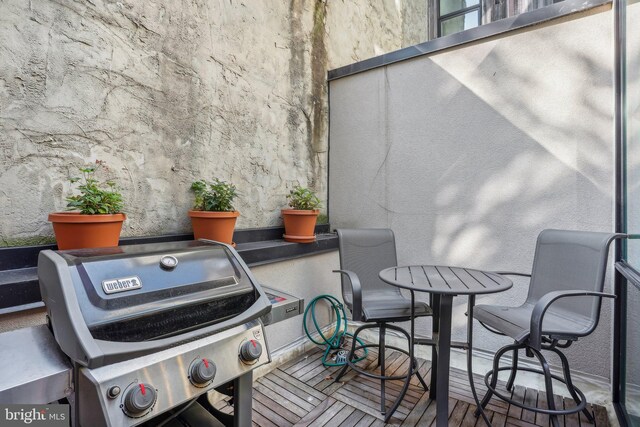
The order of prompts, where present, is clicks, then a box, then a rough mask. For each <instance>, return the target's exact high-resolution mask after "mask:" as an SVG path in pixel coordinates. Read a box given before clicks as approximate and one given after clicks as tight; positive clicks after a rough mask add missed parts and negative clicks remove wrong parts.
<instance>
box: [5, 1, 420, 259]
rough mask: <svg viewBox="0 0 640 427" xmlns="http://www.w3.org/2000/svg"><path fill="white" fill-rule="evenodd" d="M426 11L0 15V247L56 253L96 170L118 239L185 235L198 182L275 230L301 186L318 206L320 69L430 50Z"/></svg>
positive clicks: (21, 10) (345, 8)
mask: <svg viewBox="0 0 640 427" xmlns="http://www.w3.org/2000/svg"><path fill="white" fill-rule="evenodd" d="M419 3H420V2H418V1H417V0H408V1H395V0H384V1H382V2H368V1H364V0H357V1H347V2H343V1H326V0H315V1H314V0H290V1H276V0H270V1H246V0H245V1H240V0H184V1H179V2H176V1H169V2H150V1H143V0H122V1H110V0H88V1H72V0H56V1H53V0H37V1H33V0H32V1H23V0H6V1H2V2H0V58H2V59H1V60H0V189H1V190H0V245H4V246H6V245H23V244H28V243H38V242H41V241H47V240H51V235H52V229H51V226H50V224H48V223H47V222H46V216H47V213H49V212H52V211H59V210H63V209H64V208H65V201H64V198H65V196H67V195H69V193H70V187H69V183H68V181H67V179H68V177H70V176H74V175H75V172H76V169H75V168H76V166H78V165H82V164H84V163H86V162H92V161H94V160H96V159H100V160H104V161H106V162H107V163H108V165H110V167H111V171H112V172H111V175H112V176H114V177H116V178H117V182H118V184H119V186H120V187H121V188H122V191H123V193H124V198H125V201H126V213H127V214H128V217H129V219H128V221H127V222H126V223H125V228H124V231H123V234H124V235H125V236H127V235H129V236H143V235H153V234H166V233H176V232H187V231H189V230H190V225H189V222H188V219H187V217H186V211H187V210H188V209H189V208H190V205H191V203H192V195H191V194H190V192H189V190H188V189H189V185H190V183H191V182H192V181H194V180H195V179H200V178H207V179H210V178H212V177H219V178H221V179H225V180H230V181H232V182H233V183H235V184H236V185H237V187H238V189H239V191H240V193H241V196H240V197H239V199H238V200H237V202H236V208H237V209H238V210H240V211H241V217H240V219H239V223H238V227H240V228H246V227H256V226H269V225H275V224H278V223H279V222H280V218H279V209H280V208H281V207H282V206H283V205H285V194H287V193H288V190H289V189H290V188H291V187H292V186H293V185H295V184H301V185H307V186H310V187H312V188H314V189H315V190H317V191H318V193H319V194H320V195H321V196H322V198H323V199H324V198H325V195H326V173H327V170H326V164H327V158H326V153H327V129H328V127H327V102H326V96H327V95H326V94H327V90H326V89H327V88H326V82H325V80H326V71H327V69H330V68H335V67H338V66H342V65H346V64H348V63H351V62H354V61H357V60H359V59H365V58H368V57H371V56H374V55H377V54H380V53H383V52H387V51H391V50H394V49H398V48H400V47H401V46H402V45H403V44H410V43H412V42H418V41H422V40H418V39H416V38H420V36H419V34H420V30H415V29H412V25H413V24H411V22H413V21H409V18H406V19H405V17H406V16H409V17H410V19H411V20H413V19H415V15H414V14H412V13H406V12H405V10H406V9H407V8H411V10H413V9H415V5H416V4H419ZM405 21H406V22H405ZM416 22H417V24H416V25H423V24H424V22H420V20H417V21H416ZM416 34H417V35H416ZM414 39H415V40H414ZM412 40H414V41H412Z"/></svg>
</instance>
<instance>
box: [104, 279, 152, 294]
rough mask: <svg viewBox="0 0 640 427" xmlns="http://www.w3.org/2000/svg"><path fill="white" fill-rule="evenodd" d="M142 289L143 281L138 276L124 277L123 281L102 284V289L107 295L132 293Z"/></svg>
mask: <svg viewBox="0 0 640 427" xmlns="http://www.w3.org/2000/svg"><path fill="white" fill-rule="evenodd" d="M141 287H142V281H140V278H139V277H137V276H132V277H123V278H122V279H114V280H105V281H103V282H102V289H103V290H104V292H105V293H107V294H114V293H116V292H124V291H132V290H134V289H140V288H141Z"/></svg>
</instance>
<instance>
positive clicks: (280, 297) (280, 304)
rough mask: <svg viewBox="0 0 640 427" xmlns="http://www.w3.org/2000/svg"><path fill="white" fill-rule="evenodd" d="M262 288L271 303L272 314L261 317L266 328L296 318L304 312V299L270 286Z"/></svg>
mask: <svg viewBox="0 0 640 427" xmlns="http://www.w3.org/2000/svg"><path fill="white" fill-rule="evenodd" d="M260 286H261V287H262V290H264V292H265V293H266V294H267V297H269V302H270V303H271V312H269V313H267V314H265V315H264V316H262V317H261V319H262V323H263V324H264V325H265V326H266V325H271V324H274V323H278V322H281V321H283V320H286V319H289V318H291V317H295V316H297V315H299V314H302V312H303V311H304V298H299V297H296V296H293V295H291V294H288V293H286V292H282V291H280V290H278V289H273V288H270V287H269V286H264V285H260Z"/></svg>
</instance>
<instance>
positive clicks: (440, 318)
mask: <svg viewBox="0 0 640 427" xmlns="http://www.w3.org/2000/svg"><path fill="white" fill-rule="evenodd" d="M380 279H382V280H383V281H384V282H386V283H388V284H390V285H393V286H397V287H399V288H404V289H408V290H409V291H411V303H412V313H411V319H412V320H411V322H412V328H411V329H412V331H413V321H414V320H413V318H414V316H413V303H414V302H415V295H414V292H428V293H430V294H431V308H432V309H433V339H415V338H414V337H412V338H414V343H415V344H429V345H433V346H434V350H435V351H434V352H433V360H432V362H431V385H430V388H429V398H430V399H432V400H434V399H435V401H436V426H437V427H446V426H447V424H448V415H449V408H448V406H449V363H450V357H451V347H457V348H463V349H465V350H467V371H468V374H469V383H470V387H471V391H472V393H473V396H474V398H475V400H476V403H478V397H477V395H476V391H475V386H474V383H473V373H472V372H473V370H472V359H471V351H470V349H471V347H472V344H473V307H474V305H475V299H476V295H479V294H490V293H495V292H502V291H506V290H507V289H509V288H511V286H513V282H511V280H509V279H507V278H506V277H504V276H501V275H499V274H497V273H493V272H487V271H480V270H474V269H470V268H458V267H446V266H437V265H412V266H406V267H392V268H387V269H385V270H382V271H381V272H380ZM457 295H468V296H469V302H468V320H467V342H453V343H452V342H451V314H452V306H453V297H454V296H457ZM478 407H480V406H479V405H478ZM482 416H483V418H484V420H485V421H486V422H487V425H491V424H490V423H489V420H488V419H487V417H486V415H485V414H484V412H482Z"/></svg>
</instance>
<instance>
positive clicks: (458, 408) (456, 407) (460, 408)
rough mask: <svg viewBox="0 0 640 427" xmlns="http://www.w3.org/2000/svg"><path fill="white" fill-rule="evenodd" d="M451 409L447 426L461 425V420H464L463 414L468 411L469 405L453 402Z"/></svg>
mask: <svg viewBox="0 0 640 427" xmlns="http://www.w3.org/2000/svg"><path fill="white" fill-rule="evenodd" d="M452 406H453V408H452V411H453V412H452V414H451V416H450V417H449V425H450V426H456V427H457V426H459V425H460V424H462V420H463V419H464V416H465V414H466V413H467V409H469V404H468V403H466V402H461V401H459V400H458V401H454V402H453V405H452Z"/></svg>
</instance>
